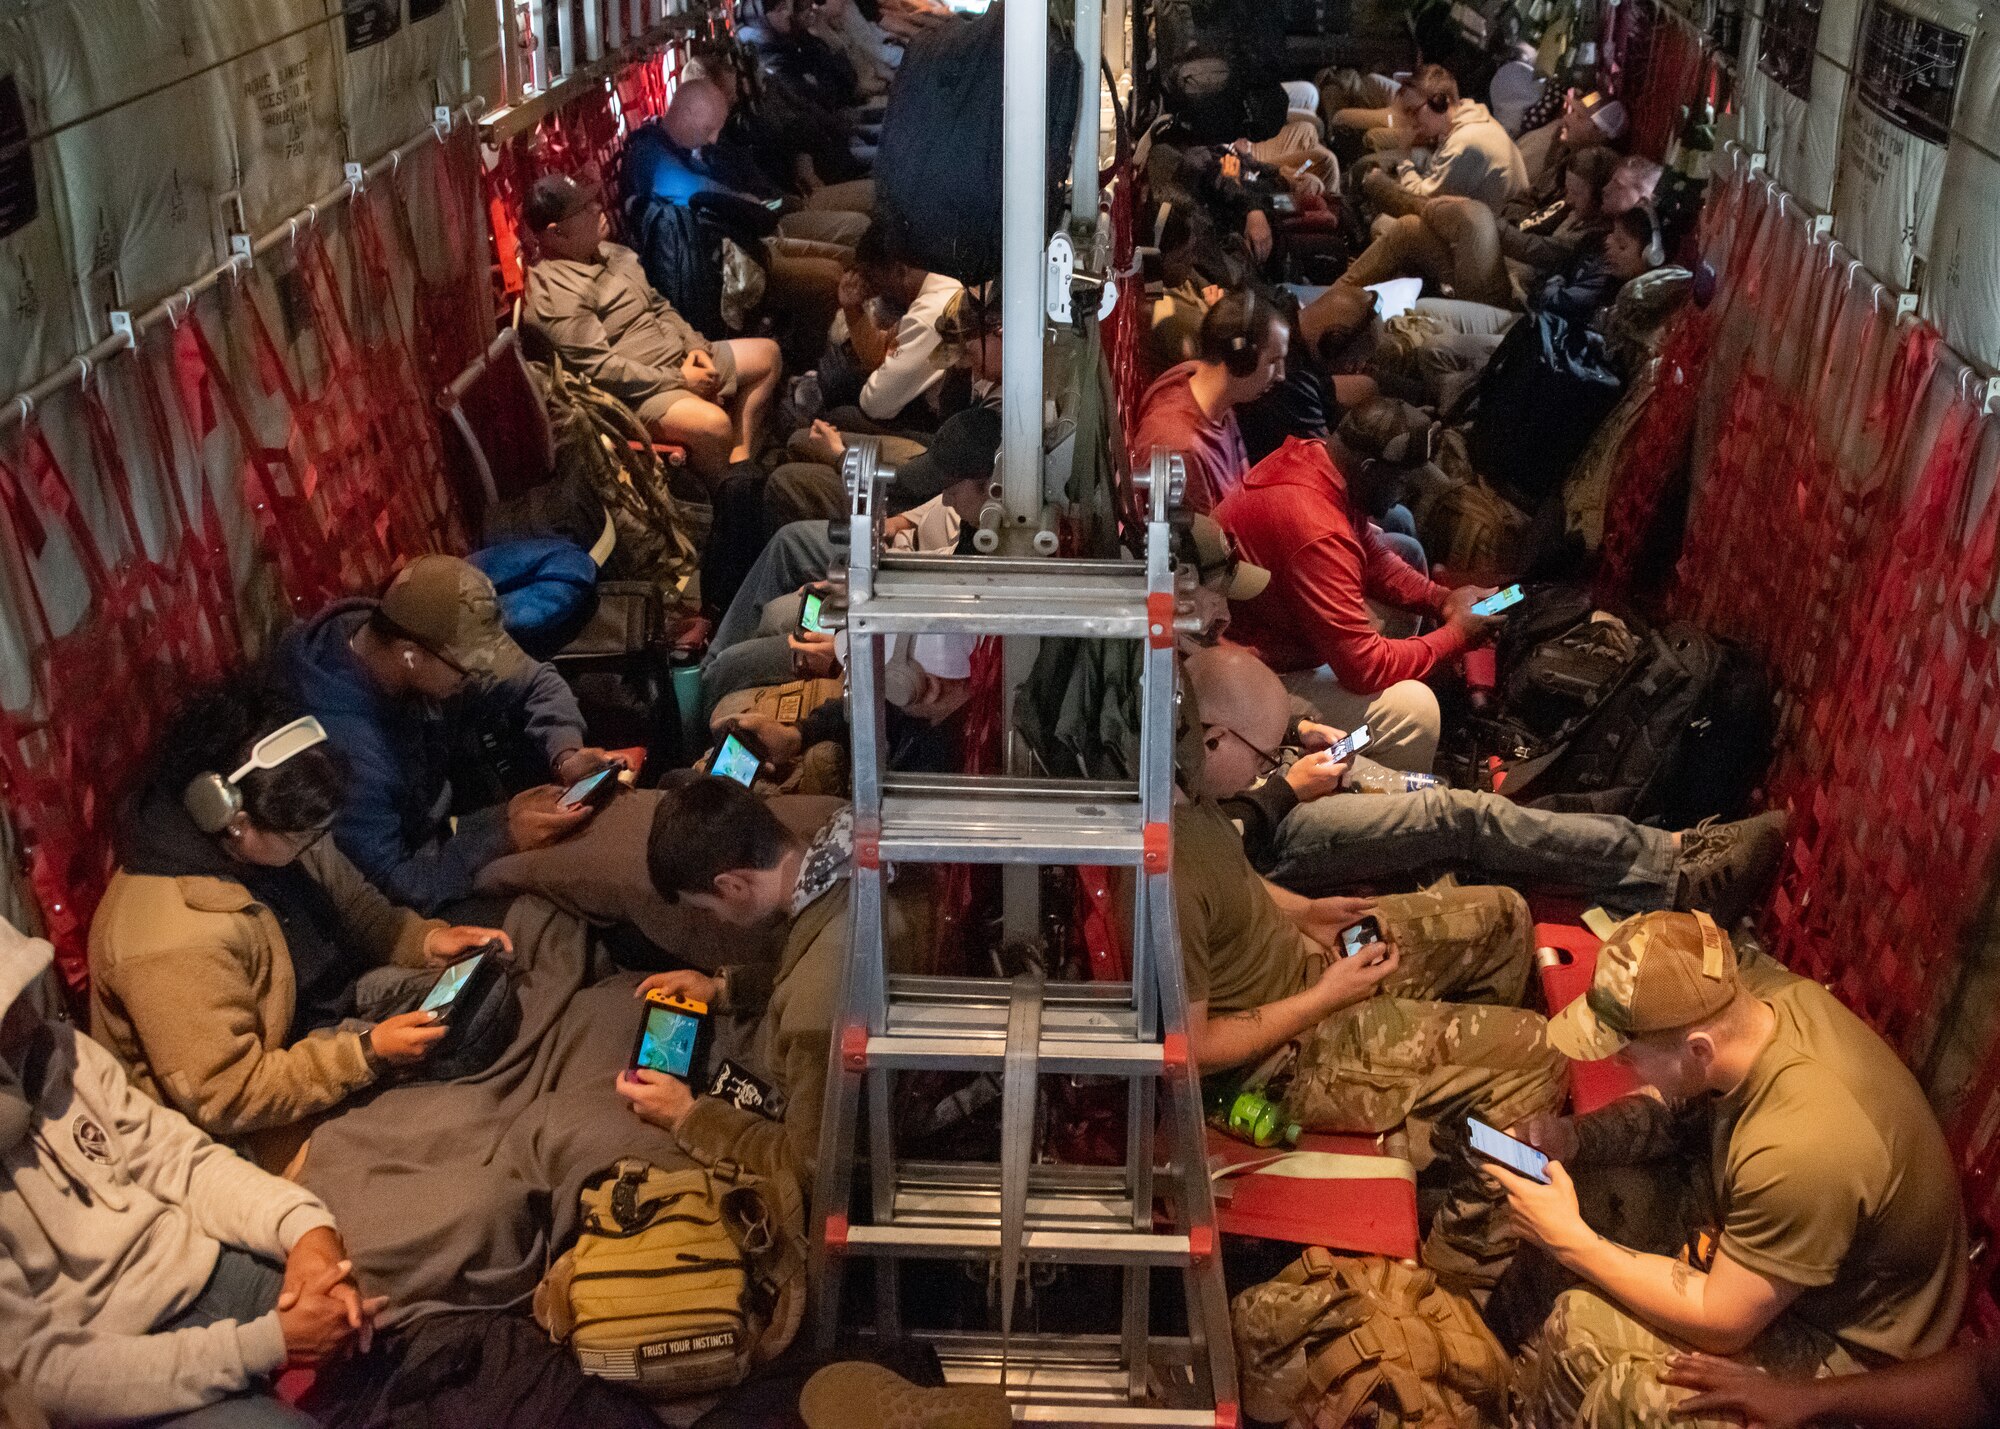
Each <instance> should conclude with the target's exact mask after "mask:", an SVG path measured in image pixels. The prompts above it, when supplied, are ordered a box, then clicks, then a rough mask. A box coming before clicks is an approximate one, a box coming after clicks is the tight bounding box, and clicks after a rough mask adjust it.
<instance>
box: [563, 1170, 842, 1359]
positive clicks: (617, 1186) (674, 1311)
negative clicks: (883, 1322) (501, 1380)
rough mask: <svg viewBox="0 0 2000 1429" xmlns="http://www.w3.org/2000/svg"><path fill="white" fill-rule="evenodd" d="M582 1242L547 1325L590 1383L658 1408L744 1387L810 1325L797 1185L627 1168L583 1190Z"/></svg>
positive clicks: (567, 1265) (743, 1175) (736, 1175)
mask: <svg viewBox="0 0 2000 1429" xmlns="http://www.w3.org/2000/svg"><path fill="white" fill-rule="evenodd" d="M581 1199H582V1202H583V1229H582V1231H581V1232H580V1233H579V1234H578V1236H577V1242H576V1245H575V1246H574V1247H573V1248H572V1249H570V1250H569V1251H568V1252H566V1253H565V1254H564V1255H563V1256H562V1257H561V1258H560V1259H558V1260H557V1261H556V1263H555V1264H554V1265H552V1266H551V1267H549V1271H548V1274H546V1275H544V1276H543V1277H542V1283H541V1284H540V1285H538V1286H536V1287H535V1322H536V1323H537V1324H539V1325H540V1326H541V1327H542V1328H543V1329H545V1330H547V1331H548V1332H549V1337H550V1338H551V1339H553V1340H555V1341H556V1342H557V1343H558V1344H561V1343H565V1342H566V1343H567V1344H568V1345H569V1346H570V1348H571V1349H572V1350H573V1351H574V1352H575V1353H576V1358H577V1363H578V1364H579V1365H580V1366H582V1368H583V1370H584V1371H585V1372H586V1373H588V1374H594V1375H597V1376H599V1377H600V1378H603V1379H609V1380H615V1381H618V1382H619V1383H622V1384H625V1385H628V1386H630V1387H631V1388H634V1389H637V1390H639V1391H641V1392H642V1393H645V1394H648V1395H650V1396H652V1397H654V1398H656V1399H678V1398H681V1397H683V1396H685V1395H693V1394H705V1393H709V1392H711V1391H714V1390H718V1389H727V1388H729V1387H730V1386H731V1385H736V1384H740V1383H742V1382H743V1380H744V1378H745V1377H746V1376H748V1375H749V1373H750V1371H751V1370H752V1369H754V1368H756V1367H757V1366H758V1365H762V1364H768V1363H769V1362H770V1361H771V1360H773V1359H775V1358H776V1357H777V1356H778V1355H779V1354H781V1353H783V1352H784V1350H785V1348H786V1346H788V1345H790V1344H791V1342H792V1336H793V1335H795V1334H796V1333H797V1332H798V1328H799V1321H800V1319H801V1318H802V1317H803V1315H804V1313H805V1296H806V1285H805V1236H804V1227H805V1206H804V1201H803V1198H802V1197H801V1195H800V1193H799V1187H798V1183H797V1182H796V1181H793V1180H792V1179H791V1178H789V1177H786V1176H772V1177H761V1176H753V1175H751V1174H750V1173H748V1172H747V1171H744V1170H743V1169H742V1168H741V1167H739V1166H737V1165H735V1164H734V1163H733V1162H727V1161H719V1162H717V1163H716V1164H715V1165H714V1166H713V1167H702V1166H692V1167H688V1168H687V1169H685V1170H680V1171H662V1170H661V1169H660V1168H659V1167H657V1166H654V1165H652V1164H651V1163H649V1162H646V1161H640V1160H637V1159H632V1158H628V1159H626V1160H623V1161H620V1162H619V1163H618V1164H617V1165H615V1166H611V1167H608V1168H606V1169H605V1170H603V1171H601V1172H599V1173H598V1174H597V1175H596V1176H594V1177H592V1178H591V1179H590V1180H589V1181H587V1182H585V1183H584V1187H583V1194H582V1198H581Z"/></svg>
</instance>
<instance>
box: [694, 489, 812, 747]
mask: <svg viewBox="0 0 2000 1429" xmlns="http://www.w3.org/2000/svg"><path fill="white" fill-rule="evenodd" d="M833 563H834V549H833V538H832V536H830V535H829V534H828V531H827V523H826V522H824V521H794V522H792V523H791V524H790V525H787V526H783V527H780V528H779V530H778V534H777V535H775V536H773V537H772V538H771V542H770V544H769V545H767V546H766V547H764V550H763V553H762V554H761V555H759V556H758V557H757V562H756V564H755V565H753V566H751V567H750V574H749V575H747V576H745V577H744V578H743V584H742V586H741V587H739V588H738V589H737V592H736V595H735V597H734V598H733V599H732V600H731V601H730V602H729V609H728V610H726V611H724V612H723V615H722V621H721V623H720V624H718V625H717V626H716V627H715V637H714V638H713V639H712V640H710V641H709V645H708V654H707V655H706V656H705V657H703V659H702V662H701V704H702V721H703V724H704V726H705V725H706V723H707V720H708V715H709V712H710V711H712V710H713V709H714V708H715V705H716V702H717V701H718V700H720V699H721V698H722V697H723V696H724V695H733V694H735V693H736V692H737V691H738V690H750V689H755V688H756V687H758V686H759V685H781V684H783V683H784V682H785V681H787V680H789V679H791V678H792V651H791V647H790V646H789V645H788V644H786V643H785V639H784V636H783V635H782V634H779V635H772V634H767V633H765V630H764V607H765V606H767V605H769V604H771V602H773V601H775V600H777V599H779V598H780V597H782V596H787V595H790V594H792V593H793V592H794V591H796V590H798V589H799V587H801V586H803V585H806V584H808V583H809V582H812V581H817V580H824V579H826V574H827V572H828V571H830V570H831V569H833Z"/></svg>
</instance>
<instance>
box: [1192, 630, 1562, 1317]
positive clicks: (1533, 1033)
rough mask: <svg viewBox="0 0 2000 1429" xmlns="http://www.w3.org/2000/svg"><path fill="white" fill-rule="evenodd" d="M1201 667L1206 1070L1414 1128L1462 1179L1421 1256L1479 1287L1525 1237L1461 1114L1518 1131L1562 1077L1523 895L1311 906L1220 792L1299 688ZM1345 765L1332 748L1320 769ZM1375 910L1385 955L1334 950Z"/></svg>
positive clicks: (1308, 1119) (1195, 1017)
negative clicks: (1255, 853)
mask: <svg viewBox="0 0 2000 1429" xmlns="http://www.w3.org/2000/svg"><path fill="white" fill-rule="evenodd" d="M1187 679H1188V685H1189V691H1190V693H1191V694H1192V696H1193V700H1192V701H1191V703H1192V704H1193V705H1194V706H1196V707H1198V713H1194V714H1192V715H1190V716H1189V718H1190V719H1191V720H1192V721H1194V722H1196V723H1198V725H1199V732H1200V735H1201V748H1200V751H1199V753H1198V754H1195V753H1193V752H1192V751H1188V749H1187V746H1188V745H1191V744H1192V742H1193V741H1192V740H1191V739H1190V740H1186V741H1184V742H1183V749H1184V753H1183V758H1182V766H1183V767H1182V776H1183V780H1184V782H1185V783H1186V784H1187V786H1188V787H1190V788H1191V789H1193V790H1195V791H1197V792H1198V793H1199V794H1200V795H1201V797H1199V798H1197V799H1195V800H1193V801H1191V802H1189V803H1186V804H1183V805H1182V806H1181V807H1180V808H1178V809H1177V810H1176V811H1175V819H1174V872H1175V889H1176V904H1177V912H1178V914H1179V923H1180V934H1181V945H1182V952H1183V965H1184V970H1185V974H1186V978H1187V983H1188V997H1189V1002H1190V1017H1189V1021H1190V1027H1191V1029H1192V1033H1193V1036H1192V1041H1193V1044H1194V1053H1195V1057H1196V1060H1197V1062H1198V1063H1199V1064H1200V1066H1201V1068H1202V1070H1203V1072H1204V1073H1205V1074H1207V1073H1212V1072H1216V1071H1222V1070H1226V1069H1229V1068H1232V1067H1255V1068H1256V1069H1257V1070H1256V1073H1255V1074H1254V1075H1255V1076H1256V1078H1257V1079H1259V1080H1261V1081H1264V1082H1265V1083H1266V1084H1267V1085H1268V1088H1269V1090H1270V1091H1271V1092H1272V1093H1274V1094H1276V1093H1277V1092H1278V1091H1279V1090H1280V1088H1282V1095H1283V1102H1284V1109H1285V1112H1286V1114H1287V1116H1288V1117H1289V1119H1290V1120H1292V1121H1295V1122H1297V1123H1298V1124H1299V1125H1300V1126H1301V1127H1303V1128H1305V1129H1307V1130H1313V1131H1329V1132H1360V1133H1382V1132H1389V1131H1393V1130H1396V1129H1397V1128H1402V1129H1403V1130H1404V1131H1405V1132H1406V1133H1407V1136H1408V1139H1409V1143H1410V1156H1411V1160H1412V1161H1413V1163H1414V1164H1415V1165H1416V1166H1417V1167H1418V1169H1419V1170H1425V1169H1427V1168H1431V1167H1436V1169H1437V1174H1438V1175H1439V1176H1440V1177H1441V1179H1442V1180H1443V1181H1444V1183H1445V1187H1446V1199H1445V1201H1444V1203H1443V1205H1442V1206H1441V1208H1440V1209H1439V1210H1438V1212H1437V1213H1436V1215H1435V1216H1434V1218H1433V1220H1432V1225H1431V1230H1430V1233H1429V1236H1428V1238H1427V1240H1426V1242H1425V1247H1424V1259H1425V1263H1426V1264H1427V1265H1429V1266H1430V1267H1431V1268H1432V1269H1433V1270H1435V1271H1437V1272H1438V1273H1439V1276H1440V1278H1441V1280H1442V1281H1443V1282H1444V1283H1446V1284H1447V1285H1449V1286H1450V1287H1451V1288H1453V1289H1457V1290H1462V1291H1470V1292H1479V1291H1483V1290H1485V1289H1486V1288H1488V1287H1490V1286H1491V1285H1492V1283H1493V1281H1494V1280H1495V1279H1497V1278H1498V1276H1499V1274H1500V1271H1501V1270H1502V1269H1503V1268H1504V1267H1505V1265H1506V1262H1507V1260H1508V1258H1509V1257H1510V1256H1511V1254H1512V1253H1513V1250H1514V1248H1515V1244H1516V1242H1515V1237H1514V1233H1513V1230H1512V1228H1511V1226H1510V1225H1509V1223H1508V1218H1507V1215H1506V1212H1505V1208H1504V1205H1503V1204H1502V1198H1501V1196H1500V1195H1499V1193H1498V1192H1497V1190H1496V1189H1495V1188H1494V1186H1493V1185H1492V1183H1491V1182H1489V1181H1487V1180H1486V1179H1485V1178H1484V1177H1483V1176H1482V1175H1481V1174H1480V1170H1479V1167H1478V1166H1477V1165H1476V1164H1475V1163H1474V1162H1473V1161H1472V1160H1471V1158H1470V1157H1469V1155H1467V1153H1466V1152H1465V1150H1464V1148H1463V1145H1462V1141H1461V1132H1462V1128H1463V1125H1464V1122H1465V1118H1466V1117H1467V1116H1477V1117H1479V1118H1480V1119H1481V1120H1483V1121H1487V1122H1490V1123H1491V1124H1493V1125H1495V1126H1499V1127H1507V1126H1512V1125H1514V1124H1515V1123H1517V1122H1520V1121H1522V1120H1525V1119H1526V1118H1528V1117H1530V1116H1533V1115H1535V1114H1537V1113H1542V1112H1546V1111H1548V1110H1550V1109H1551V1108H1553V1107H1555V1106H1556V1105H1557V1104H1558V1103H1559V1102H1560V1101H1561V1099H1562V1095H1563V1090H1564V1086H1565V1077H1566V1068H1565V1064H1564V1062H1563V1059H1562V1058H1561V1057H1559V1056H1557V1055H1556V1054H1555V1053H1554V1052H1553V1051H1552V1050H1550V1048H1549V1046H1548V1044H1547V1042H1546V1040H1545V1038H1544V1036H1543V1027H1544V1023H1543V1020H1542V1018H1541V1017H1540V1016H1538V1015H1537V1014H1535V1013H1533V1012H1530V1011H1527V1010H1525V1009H1523V1008H1521V1007H1520V1006H1519V1004H1520V1002H1521V1000H1522V998H1523V996H1524V994H1525V993H1526V990H1527V986H1528V980H1529V976H1530V973H1531V972H1532V970H1533V966H1534V946H1533V937H1532V931H1533V924H1532V921H1531V919H1530V918H1529V915H1528V908H1527V904H1526V903H1525V902H1524V901H1523V900H1522V898H1521V896H1520V895H1519V894H1518V893H1515V892H1513V891H1512V890H1511V889H1505V888H1441V889H1433V890H1431V891H1428V892H1424V893H1415V894H1407V895H1402V896H1398V897H1386V898H1381V899H1376V900H1369V899H1354V898H1317V899H1308V898H1303V897H1301V896H1299V895H1297V894H1294V893H1290V892H1287V891H1286V890H1284V889H1282V888H1278V887H1276V886H1275V885H1272V884H1269V883H1267V882H1265V881H1264V880H1263V879H1261V878H1259V877H1258V876H1257V874H1256V872H1255V870H1253V869H1252V868H1251V867H1250V863H1249V860H1248V859H1247V857H1246V856H1245V854H1244V850H1243V842H1242V838H1241V835H1240V833H1239V831H1238V829H1237V827H1236V826H1235V825H1234V824H1233V823H1232V821H1231V818H1230V815H1229V812H1228V808H1227V804H1226V802H1217V801H1218V799H1220V800H1224V801H1226V800H1227V799H1228V798H1229V796H1231V795H1233V794H1235V793H1238V792H1240V791H1241V790H1242V789H1243V788H1244V787H1245V785H1246V784H1248V783H1249V782H1250V781H1251V780H1253V779H1254V778H1256V777H1257V776H1258V775H1259V774H1260V773H1262V772H1263V771H1262V770H1261V769H1260V768H1259V767H1258V761H1259V759H1260V758H1261V756H1260V755H1259V754H1258V751H1259V750H1261V749H1264V748H1268V747H1269V743H1271V742H1275V741H1276V739H1277V738H1278V737H1279V736H1280V735H1281V734H1282V732H1283V729H1284V726H1285V724H1286V722H1287V721H1288V720H1289V718H1290V707H1289V703H1288V700H1287V698H1286V696H1285V692H1284V687H1283V685H1282V684H1280V683H1279V681H1278V680H1277V677H1276V676H1274V675H1272V674H1271V672H1270V671H1269V670H1268V669H1266V668H1265V667H1264V666H1263V665H1262V664H1260V663H1259V662H1257V661H1256V659H1255V657H1253V656H1250V655H1249V654H1248V653H1247V652H1245V651H1242V650H1239V649H1235V648H1232V647H1218V648H1216V649H1213V650H1204V651H1201V652H1198V653H1197V654H1195V655H1193V656H1191V657H1190V658H1189V659H1188V662H1187ZM1192 732H1193V731H1192V730H1190V733H1192ZM1245 751H1248V753H1247V754H1246V753H1245ZM1189 766H1198V767H1195V768H1190V767H1189ZM1344 768H1345V766H1344V765H1340V764H1333V763H1329V762H1328V761H1326V760H1324V759H1323V758H1318V762H1317V763H1316V764H1315V765H1314V767H1313V770H1312V774H1311V777H1323V778H1329V779H1338V778H1339V777H1340V774H1341V773H1342V772H1344ZM1371 914H1372V916H1374V917H1375V918H1376V919H1377V920H1378V921H1379V923H1380V925H1381V928H1382V933H1383V936H1384V939H1385V941H1386V944H1387V947H1386V950H1385V951H1383V952H1381V953H1380V954H1373V953H1369V952H1364V953H1362V954H1360V955H1357V956H1355V957H1351V958H1343V957H1340V956H1339V955H1338V954H1337V953H1336V952H1334V951H1330V950H1332V949H1335V948H1337V947H1338V945H1339V941H1340V934H1341V931H1342V930H1343V929H1344V928H1346V927H1348V926H1350V925H1352V924H1354V923H1356V922H1358V921H1359V920H1360V919H1362V918H1364V917H1367V916H1370V915H1371Z"/></svg>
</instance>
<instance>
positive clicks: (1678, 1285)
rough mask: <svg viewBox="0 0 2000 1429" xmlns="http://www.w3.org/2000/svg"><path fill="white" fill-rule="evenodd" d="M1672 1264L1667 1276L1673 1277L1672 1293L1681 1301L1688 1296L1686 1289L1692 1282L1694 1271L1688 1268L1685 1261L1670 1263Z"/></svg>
mask: <svg viewBox="0 0 2000 1429" xmlns="http://www.w3.org/2000/svg"><path fill="white" fill-rule="evenodd" d="M1672 1264H1673V1269H1672V1270H1671V1271H1670V1272H1669V1274H1670V1275H1672V1277H1673V1281H1674V1293H1675V1294H1676V1295H1679V1296H1680V1297H1681V1298H1682V1299H1686V1298H1687V1295H1688V1288H1689V1286H1690V1284H1691V1283H1692V1282H1693V1280H1694V1271H1693V1270H1692V1269H1690V1268H1689V1266H1688V1263H1687V1262H1686V1261H1685V1260H1676V1261H1674V1262H1672Z"/></svg>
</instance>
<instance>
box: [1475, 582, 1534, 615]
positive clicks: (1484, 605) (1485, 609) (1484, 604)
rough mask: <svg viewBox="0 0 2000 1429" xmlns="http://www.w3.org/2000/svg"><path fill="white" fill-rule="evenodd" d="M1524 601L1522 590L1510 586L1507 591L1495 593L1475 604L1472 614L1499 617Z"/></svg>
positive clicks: (1515, 586)
mask: <svg viewBox="0 0 2000 1429" xmlns="http://www.w3.org/2000/svg"><path fill="white" fill-rule="evenodd" d="M1522 599H1523V596H1522V593H1521V588H1520V587H1519V586H1517V585H1510V586H1508V587H1507V589H1505V590H1496V591H1494V592H1493V594H1491V595H1489V596H1487V597H1486V599H1484V600H1482V601H1476V602H1474V604H1473V607H1472V613H1473V614H1474V615H1498V614H1499V613H1500V612H1501V611H1503V610H1507V609H1509V608H1511V607H1513V606H1516V605H1519V604H1520V603H1521V601H1522Z"/></svg>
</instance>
